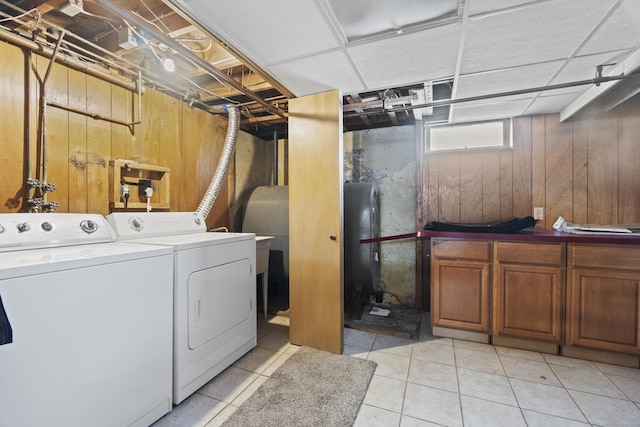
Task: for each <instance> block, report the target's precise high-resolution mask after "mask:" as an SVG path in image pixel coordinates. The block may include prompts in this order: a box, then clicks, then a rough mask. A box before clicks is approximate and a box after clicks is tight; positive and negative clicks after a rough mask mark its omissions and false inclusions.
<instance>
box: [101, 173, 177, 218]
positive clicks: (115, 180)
mask: <svg viewBox="0 0 640 427" xmlns="http://www.w3.org/2000/svg"><path fill="white" fill-rule="evenodd" d="M169 175H170V169H169V168H165V167H162V166H154V165H148V164H145V163H136V162H130V161H126V160H111V161H109V211H110V212H113V211H114V210H119V209H125V208H126V209H131V210H139V209H146V208H147V197H146V195H145V193H144V182H145V180H147V181H150V183H151V188H152V189H153V195H152V196H151V209H152V210H169V207H170V203H169V201H170V198H169V188H170V182H169ZM140 181H143V183H141V182H140ZM122 184H127V185H128V186H129V194H130V196H129V201H128V202H127V205H126V207H125V201H124V199H123V198H122V197H121V195H120V188H121V187H122Z"/></svg>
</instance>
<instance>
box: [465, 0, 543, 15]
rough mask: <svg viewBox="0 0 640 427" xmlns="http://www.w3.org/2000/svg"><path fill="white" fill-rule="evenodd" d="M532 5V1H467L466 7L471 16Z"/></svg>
mask: <svg viewBox="0 0 640 427" xmlns="http://www.w3.org/2000/svg"><path fill="white" fill-rule="evenodd" d="M527 3H532V1H531V0H467V1H466V2H465V7H468V8H469V16H473V15H478V14H481V13H487V12H493V11H495V10H502V9H509V8H512V7H515V6H519V5H523V4H527Z"/></svg>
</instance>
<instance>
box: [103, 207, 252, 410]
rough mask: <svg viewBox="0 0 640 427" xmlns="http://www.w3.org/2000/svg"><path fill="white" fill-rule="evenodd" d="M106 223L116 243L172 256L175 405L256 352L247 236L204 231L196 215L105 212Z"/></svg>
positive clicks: (204, 226)
mask: <svg viewBox="0 0 640 427" xmlns="http://www.w3.org/2000/svg"><path fill="white" fill-rule="evenodd" d="M107 220H108V221H109V223H110V224H111V225H112V226H113V228H114V230H115V231H116V234H117V235H118V239H119V240H120V241H130V242H135V243H141V244H151V245H166V246H169V247H171V248H172V249H173V252H174V264H173V268H174V309H173V310H174V311H173V313H174V324H173V329H174V345H173V403H174V404H176V405H177V404H178V403H180V402H182V401H183V400H184V399H185V398H187V397H188V396H190V395H191V394H192V393H194V392H195V391H196V390H198V389H199V388H200V387H202V386H203V385H204V384H206V383H207V382H208V381H210V380H211V379H212V378H213V377H215V376H216V375H218V374H219V373H220V372H222V371H223V370H224V369H226V368H227V367H229V366H230V365H231V364H232V363H233V362H235V361H236V360H238V359H239V358H240V357H242V356H243V355H244V354H246V353H247V352H248V351H249V350H251V349H252V348H254V347H255V346H256V343H257V317H256V280H255V278H256V271H255V263H256V239H255V234H251V233H210V232H207V231H206V225H205V221H204V218H203V217H202V214H200V213H198V212H135V213H112V214H111V215H108V216H107Z"/></svg>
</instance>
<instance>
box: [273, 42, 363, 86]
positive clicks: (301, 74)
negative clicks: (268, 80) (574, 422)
mask: <svg viewBox="0 0 640 427" xmlns="http://www.w3.org/2000/svg"><path fill="white" fill-rule="evenodd" d="M268 71H269V72H270V73H271V74H272V75H273V76H274V77H276V78H277V79H278V80H279V81H282V82H286V84H287V88H288V89H289V90H291V91H292V92H293V93H294V94H295V95H296V96H305V95H310V94H313V93H319V92H325V91H327V90H331V89H340V90H342V91H343V92H345V93H349V92H361V91H363V90H364V89H365V88H364V87H363V85H362V82H361V81H360V79H359V78H358V75H357V74H356V73H355V71H354V70H353V68H352V67H351V63H350V62H349V60H348V58H347V57H346V55H345V53H344V52H342V51H333V52H328V53H325V54H322V55H316V56H313V57H308V58H302V59H298V60H294V61H291V62H286V63H280V64H276V65H273V66H271V67H269V69H268Z"/></svg>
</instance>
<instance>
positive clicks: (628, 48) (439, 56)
mask: <svg viewBox="0 0 640 427" xmlns="http://www.w3.org/2000/svg"><path fill="white" fill-rule="evenodd" d="M168 1H170V2H171V3H172V4H174V5H176V6H177V7H178V8H179V9H180V10H181V11H183V12H184V13H186V14H188V15H190V16H192V17H195V19H197V20H198V22H200V23H201V24H202V25H203V26H204V27H205V28H207V29H208V30H210V31H211V32H213V33H214V34H216V35H217V36H218V37H219V38H220V39H222V40H224V41H225V42H227V43H228V44H230V45H233V46H234V48H235V49H237V50H238V51H240V52H242V53H243V54H244V55H246V56H247V57H250V58H252V59H253V60H254V61H255V62H256V63H257V64H258V65H259V66H260V67H261V68H262V70H264V71H265V72H266V73H267V74H269V75H270V76H271V77H273V78H274V79H275V80H277V81H279V82H280V83H282V84H283V85H284V86H286V87H287V88H288V89H289V90H291V91H292V92H293V93H294V94H295V95H296V96H304V95H308V94H313V93H317V92H322V91H325V90H329V89H334V88H337V89H340V90H341V91H342V92H343V93H344V94H345V104H348V103H349V102H351V103H357V101H353V99H354V98H356V99H362V98H367V97H369V98H370V97H371V96H373V95H372V94H375V93H376V92H379V93H382V92H383V91H384V90H385V89H389V88H406V87H411V86H412V85H414V87H420V85H422V84H424V83H425V82H431V83H432V84H434V85H438V84H445V85H448V86H449V87H450V92H451V93H450V96H451V97H452V98H453V99H463V98H470V97H479V96H482V95H486V94H495V93H503V92H510V91H517V90H522V89H530V88H537V87H544V86H548V85H558V84H563V83H573V82H576V81H583V80H589V79H593V78H595V77H596V67H597V66H598V65H605V66H604V67H603V73H602V75H607V72H608V70H609V69H611V68H612V65H607V64H616V63H620V62H621V61H623V60H625V59H626V58H628V57H629V56H631V55H632V54H633V53H634V52H636V51H638V49H639V48H640V1H638V0H581V1H569V0H540V1H526V0H394V1H393V2H391V1H384V0H349V1H344V0H280V1H277V2H265V1H263V0H245V1H242V2H233V1H221V0H168ZM265 17H268V19H265ZM627 71H630V70H627ZM589 87H590V85H580V86H574V87H566V88H561V89H557V90H552V91H534V92H531V93H526V94H520V95H517V96H510V97H503V98H491V99H486V100H478V101H475V102H466V103H459V104H452V105H451V107H450V108H449V109H448V117H447V120H448V121H451V122H461V121H469V120H486V119H494V118H504V117H514V116H520V115H530V114H542V113H556V112H560V111H562V110H563V109H564V108H566V107H567V106H569V105H570V104H571V103H572V102H573V101H574V100H575V99H576V98H578V97H579V96H580V95H581V94H582V93H583V92H585V91H586V90H587V89H588V88H589ZM400 90H402V89H400ZM441 92H443V93H446V90H444V91H441ZM443 96H447V95H446V94H445V95H443ZM434 99H437V98H434ZM398 114H400V113H398ZM405 114H409V113H405ZM369 119H372V117H371V116H370V117H369Z"/></svg>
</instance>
